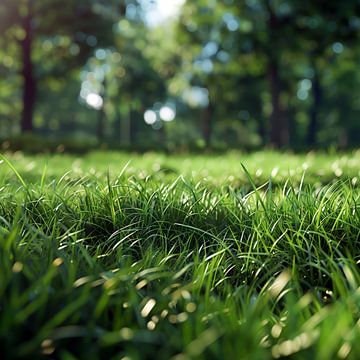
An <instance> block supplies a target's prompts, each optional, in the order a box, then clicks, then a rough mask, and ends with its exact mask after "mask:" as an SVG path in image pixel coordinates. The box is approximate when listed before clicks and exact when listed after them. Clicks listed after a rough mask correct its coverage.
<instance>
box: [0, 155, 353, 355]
mask: <svg viewBox="0 0 360 360" xmlns="http://www.w3.org/2000/svg"><path fill="white" fill-rule="evenodd" d="M359 184H360V151H354V152H351V153H341V154H337V153H314V152H312V153H308V154H303V155H295V154H283V153H277V152H258V153H252V154H245V153H240V152H230V153H228V154H223V155H211V154H208V155H176V156H167V155H164V154H158V153H148V154H144V155H137V154H126V153H115V152H93V153H89V154H87V155H84V156H82V157H80V156H76V155H66V154H58V155H32V156H31V155H23V154H22V153H15V154H10V153H8V154H5V158H3V160H2V163H1V164H0V349H1V356H2V358H4V359H15V358H23V359H28V358H33V359H38V358H39V359H41V358H44V359H46V358H48V359H64V360H72V359H123V360H128V359H174V360H185V359H256V360H257V359H271V358H284V357H289V356H290V357H291V358H292V359H293V358H294V359H336V358H340V359H358V358H359V357H360V269H359V264H360V186H359Z"/></svg>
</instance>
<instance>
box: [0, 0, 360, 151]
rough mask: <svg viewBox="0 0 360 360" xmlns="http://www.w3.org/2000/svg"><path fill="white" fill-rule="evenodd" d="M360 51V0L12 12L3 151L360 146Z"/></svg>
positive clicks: (6, 7)
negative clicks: (99, 147) (98, 147)
mask: <svg viewBox="0 0 360 360" xmlns="http://www.w3.org/2000/svg"><path fill="white" fill-rule="evenodd" d="M359 40H360V1H358V0H342V1H339V0H316V1H304V0H291V1H290V0H221V1H220V0H196V1H195V0H187V1H184V0H158V1H156V0H152V1H151V0H0V134H1V135H0V137H1V142H2V146H3V148H8V147H11V146H13V147H16V146H18V147H28V148H34V149H36V147H41V148H43V147H44V143H46V144H48V146H51V145H50V144H63V145H64V146H63V147H60V150H61V149H66V148H69V149H71V148H74V149H76V147H78V148H79V147H82V146H83V147H88V146H90V147H91V146H98V144H99V143H100V144H107V146H111V147H118V148H123V149H159V148H166V149H168V150H193V149H195V150H196V149H199V150H200V149H204V148H213V149H219V150H221V149H227V148H242V149H256V148H260V147H263V146H271V147H275V148H293V149H308V148H321V147H324V148H328V147H331V146H335V147H339V148H348V147H358V146H359V145H360V135H359V134H360V121H359V118H360V71H359V66H360V41H359ZM57 148H58V149H59V146H57Z"/></svg>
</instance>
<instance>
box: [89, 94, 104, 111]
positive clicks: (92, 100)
mask: <svg viewBox="0 0 360 360" xmlns="http://www.w3.org/2000/svg"><path fill="white" fill-rule="evenodd" d="M86 103H87V104H88V105H89V106H90V107H92V108H93V109H95V110H100V109H102V107H103V105H104V100H103V98H102V97H101V96H100V95H99V94H95V93H90V94H88V95H87V96H86Z"/></svg>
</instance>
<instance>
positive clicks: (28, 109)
mask: <svg viewBox="0 0 360 360" xmlns="http://www.w3.org/2000/svg"><path fill="white" fill-rule="evenodd" d="M31 21H32V1H29V3H28V13H27V14H26V15H25V17H24V18H23V24H22V26H23V30H24V32H25V37H24V39H23V40H21V42H20V44H21V49H22V70H21V75H22V77H23V96H22V98H23V99H22V102H23V109H22V115H21V132H22V133H25V132H31V131H32V130H33V114H34V105H35V93H36V80H35V77H34V65H33V63H32V59H31V52H32V40H33V39H32V24H31Z"/></svg>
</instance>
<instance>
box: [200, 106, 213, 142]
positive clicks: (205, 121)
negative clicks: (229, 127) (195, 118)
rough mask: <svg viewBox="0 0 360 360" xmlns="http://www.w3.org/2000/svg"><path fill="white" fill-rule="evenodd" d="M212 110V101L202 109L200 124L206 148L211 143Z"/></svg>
mask: <svg viewBox="0 0 360 360" xmlns="http://www.w3.org/2000/svg"><path fill="white" fill-rule="evenodd" d="M213 112H214V107H213V105H212V103H211V102H209V105H208V106H207V107H206V108H205V109H204V111H203V114H202V124H201V125H202V133H203V138H204V142H205V147H207V148H209V147H210V145H211V137H212V130H213Z"/></svg>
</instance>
